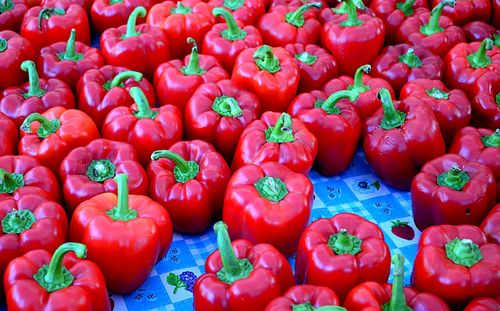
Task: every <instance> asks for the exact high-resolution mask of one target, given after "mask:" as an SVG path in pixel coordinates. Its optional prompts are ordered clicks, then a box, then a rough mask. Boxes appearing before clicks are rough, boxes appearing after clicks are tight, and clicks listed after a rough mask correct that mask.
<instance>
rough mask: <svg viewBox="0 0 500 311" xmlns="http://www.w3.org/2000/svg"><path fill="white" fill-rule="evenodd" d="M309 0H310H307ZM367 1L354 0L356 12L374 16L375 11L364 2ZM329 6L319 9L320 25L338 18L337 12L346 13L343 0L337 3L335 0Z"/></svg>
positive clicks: (330, 0) (329, 0) (328, 0)
mask: <svg viewBox="0 0 500 311" xmlns="http://www.w3.org/2000/svg"><path fill="white" fill-rule="evenodd" d="M308 1H310V0H308ZM332 1H333V0H327V2H332ZM367 2H369V1H366V0H364V1H361V0H354V6H355V7H356V12H357V13H358V14H366V15H369V16H372V17H376V15H375V12H373V10H372V9H370V8H367V7H366V6H365V4H366V3H367ZM330 6H331V7H327V8H326V9H323V10H321V11H320V13H319V15H318V20H319V21H320V23H321V24H322V25H324V24H326V23H328V22H330V21H332V20H334V19H336V18H338V17H337V15H339V14H347V6H346V4H345V2H341V3H339V1H335V3H332V4H330Z"/></svg>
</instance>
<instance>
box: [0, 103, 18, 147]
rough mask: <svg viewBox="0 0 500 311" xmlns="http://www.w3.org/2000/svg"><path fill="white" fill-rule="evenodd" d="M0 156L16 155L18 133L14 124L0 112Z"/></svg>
mask: <svg viewBox="0 0 500 311" xmlns="http://www.w3.org/2000/svg"><path fill="white" fill-rule="evenodd" d="M0 141H1V142H2V144H1V145H0V156H4V155H11V154H16V153H17V144H18V142H19V132H18V130H17V126H16V124H15V123H14V122H13V121H12V120H11V119H9V118H7V117H6V116H5V115H4V114H3V113H1V112H0Z"/></svg>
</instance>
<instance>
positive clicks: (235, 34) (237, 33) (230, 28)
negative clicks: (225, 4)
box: [212, 8, 247, 41]
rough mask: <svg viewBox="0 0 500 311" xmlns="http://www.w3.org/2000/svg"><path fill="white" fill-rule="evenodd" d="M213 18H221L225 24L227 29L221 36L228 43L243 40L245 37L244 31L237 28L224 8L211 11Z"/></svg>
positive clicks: (232, 18)
mask: <svg viewBox="0 0 500 311" xmlns="http://www.w3.org/2000/svg"><path fill="white" fill-rule="evenodd" d="M212 14H213V15H214V16H215V17H218V16H222V18H224V20H225V21H226V24H227V29H225V30H223V31H222V32H221V36H222V37H223V38H224V39H226V40H229V41H237V40H243V39H245V37H246V36H247V33H246V31H244V30H243V29H241V28H240V27H238V24H237V23H236V21H235V20H234V17H233V15H232V14H231V13H230V12H229V11H228V10H226V9H224V8H215V9H213V10H212Z"/></svg>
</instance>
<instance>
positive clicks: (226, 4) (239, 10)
mask: <svg viewBox="0 0 500 311" xmlns="http://www.w3.org/2000/svg"><path fill="white" fill-rule="evenodd" d="M264 2H267V0H265V1H264V0H210V1H208V5H209V6H210V5H211V6H212V7H215V8H224V9H226V10H229V12H230V13H231V15H232V16H233V17H234V19H235V20H236V21H238V22H241V23H242V25H244V26H250V25H251V26H254V25H256V24H257V22H258V21H259V18H260V17H261V16H262V15H264V14H266V6H265V3H264ZM216 22H221V19H220V18H219V19H218V20H217V21H216Z"/></svg>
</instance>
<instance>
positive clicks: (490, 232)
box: [481, 204, 500, 245]
mask: <svg viewBox="0 0 500 311" xmlns="http://www.w3.org/2000/svg"><path fill="white" fill-rule="evenodd" d="M481 229H482V230H483V231H484V233H485V234H486V236H487V237H488V240H490V241H491V242H493V243H497V244H499V245H500V204H497V205H495V207H493V208H492V209H491V210H490V212H489V213H488V215H487V216H486V218H485V219H484V220H483V222H482V223H481Z"/></svg>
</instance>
